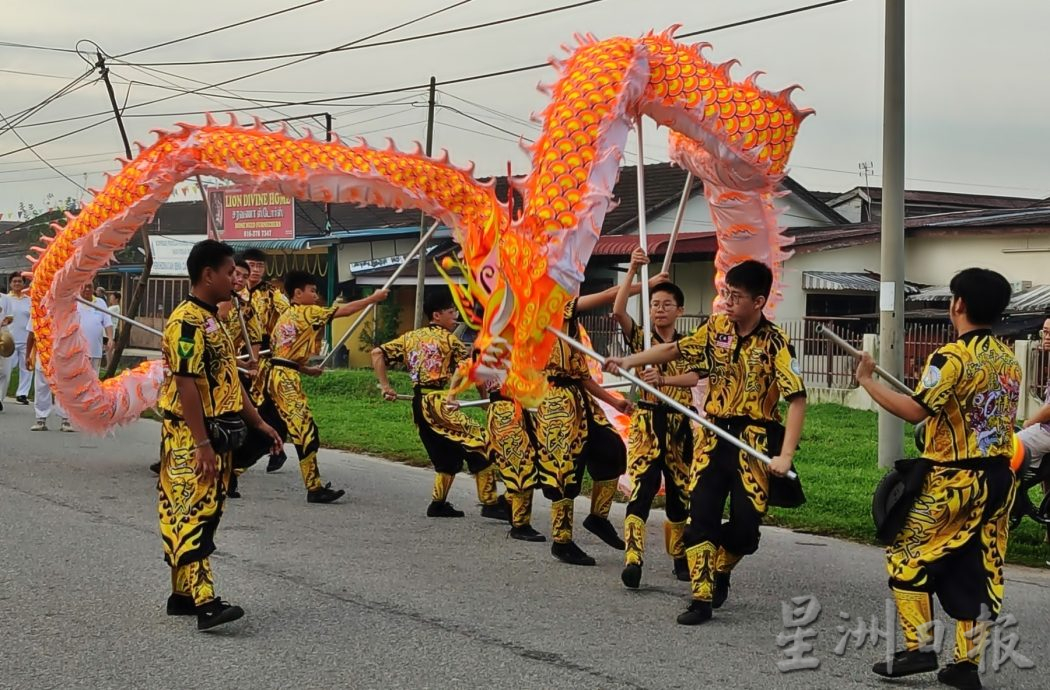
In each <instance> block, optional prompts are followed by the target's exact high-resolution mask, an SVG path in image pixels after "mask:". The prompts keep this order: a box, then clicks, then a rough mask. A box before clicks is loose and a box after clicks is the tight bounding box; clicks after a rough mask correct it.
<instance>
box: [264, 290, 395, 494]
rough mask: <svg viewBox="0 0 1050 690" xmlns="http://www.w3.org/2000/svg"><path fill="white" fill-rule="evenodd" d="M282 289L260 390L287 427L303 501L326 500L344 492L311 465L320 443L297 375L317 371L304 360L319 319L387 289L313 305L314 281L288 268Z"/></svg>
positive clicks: (316, 345) (312, 351) (316, 346)
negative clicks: (282, 306)
mask: <svg viewBox="0 0 1050 690" xmlns="http://www.w3.org/2000/svg"><path fill="white" fill-rule="evenodd" d="M284 289H285V290H286V291H287V292H288V297H289V300H290V303H291V306H290V307H289V308H288V309H286V310H285V311H284V313H283V314H281V316H280V317H279V318H278V319H277V323H276V325H275V326H274V328H273V332H272V333H271V334H270V348H271V350H272V356H271V358H270V364H271V366H270V374H269V382H268V384H267V387H266V391H267V394H268V395H269V397H270V399H271V400H273V403H274V405H276V406H277V411H278V413H279V414H280V416H281V419H282V420H284V423H285V425H286V426H287V428H288V438H289V440H291V442H292V443H293V444H295V452H296V453H298V455H299V469H300V471H301V472H302V474H303V483H304V484H305V485H306V500H307V501H308V502H309V503H331V502H332V501H335V500H337V499H339V498H340V497H342V496H343V494H345V493H346V492H345V491H344V490H342V489H339V490H338V491H337V490H335V489H332V485H331V483H328V484H322V483H321V474H320V472H319V471H318V469H317V451H318V450H319V449H320V447H321V443H320V439H319V438H318V436H317V423H316V422H315V421H314V416H313V413H312V412H311V411H310V404H309V401H308V400H307V399H306V393H305V392H304V391H303V382H302V379H301V378H300V377H299V375H300V374H306V375H307V376H320V375H321V374H322V373H323V371H324V370H323V369H321V368H320V367H316V366H310V365H309V360H310V357H313V356H315V355H317V354H318V353H319V352H320V350H321V341H322V339H323V338H324V327H325V324H327V323H329V322H330V321H331V320H332V319H337V318H342V317H344V316H350V315H351V314H355V313H357V312H359V311H361V310H362V309H364V308H365V307H367V306H368V305H369V304H376V303H377V302H382V301H383V300H384V299H386V297H387V291H386V290H378V291H376V292H374V293H372V294H371V295H369V296H368V297H366V298H364V299H360V300H356V301H354V302H348V303H346V304H344V305H342V306H339V307H322V306H320V305H319V304H318V301H319V300H320V297H319V295H318V294H317V282H316V280H315V279H314V277H313V276H312V275H310V274H309V273H305V272H303V271H290V272H289V273H288V274H287V275H286V276H285V278H284Z"/></svg>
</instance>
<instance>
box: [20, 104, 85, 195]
mask: <svg viewBox="0 0 1050 690" xmlns="http://www.w3.org/2000/svg"><path fill="white" fill-rule="evenodd" d="M0 120H3V121H4V124H5V125H8V129H9V130H10V131H11V133H12V134H14V135H15V136H16V137H18V140H19V141H21V142H22V143H23V144H25V145H26V146H29V150H30V151H32V152H33V155H34V156H36V157H37V158H39V159H40V162H41V163H43V164H44V165H46V166H47V167H49V168H51V169H52V170H54V171H55V172H57V173H58V174H59V175H61V176H62V177H64V178H66V179H67V180H69V181H70V182H72V183H73V184H74V185H76V186H77V187H79V188H80V189H81V190H83V191H85V192H86V191H87V189H86V188H84V186H83V185H81V184H80V183H78V182H77V181H76V180H74V179H73V178H72V177H70V176H69V175H66V174H65V173H64V172H62V171H61V170H59V169H58V168H56V167H55V166H53V165H51V163H50V162H48V160H47V159H46V158H44V157H43V156H41V155H40V153H38V152H37V150H36V149H35V148H34V147H33V146H31V145H30V144H29V143H28V142H27V141H26V140H25V139H23V138H22V135H21V134H19V133H18V130H17V129H15V128H14V126H12V125H10V124H9V123H8V121H7V118H6V117H4V114H3V113H0Z"/></svg>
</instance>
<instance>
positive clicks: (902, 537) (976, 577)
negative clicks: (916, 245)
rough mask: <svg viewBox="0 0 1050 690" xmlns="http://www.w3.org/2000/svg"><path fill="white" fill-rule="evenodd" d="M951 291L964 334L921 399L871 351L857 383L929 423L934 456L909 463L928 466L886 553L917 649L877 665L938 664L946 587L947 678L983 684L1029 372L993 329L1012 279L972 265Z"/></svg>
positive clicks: (937, 362) (942, 355)
mask: <svg viewBox="0 0 1050 690" xmlns="http://www.w3.org/2000/svg"><path fill="white" fill-rule="evenodd" d="M949 287H950V289H951V293H952V300H951V306H950V309H949V316H950V318H951V321H952V326H953V327H954V328H955V331H956V333H958V334H959V338H958V340H956V341H955V342H953V343H949V344H947V345H945V346H944V347H942V348H940V349H939V350H937V351H936V352H935V353H933V355H931V356H930V359H929V361H928V362H927V365H926V370H925V372H924V373H923V377H922V380H921V381H920V383H919V386H918V388H916V390H915V394H914V396H912V397H909V396H907V395H904V394H903V393H898V392H896V391H893V390H890V389H889V388H888V387H886V386H885V385H882V384H880V383H876V382H875V381H874V380H873V379H872V372H873V371H874V366H875V364H874V362H873V361H872V359H871V357H870V356H869V355H865V356H864V357H863V358H862V359H861V362H860V364H859V365H858V367H857V381H858V382H859V383H860V385H862V386H863V387H864V389H865V390H866V391H867V392H868V393H869V394H870V395H871V397H872V399H873V400H875V402H877V403H878V404H879V405H880V406H882V407H883V408H885V409H886V410H888V411H889V412H891V413H893V414H894V415H897V416H898V417H901V418H903V419H905V420H907V421H909V422H912V423H913V424H917V423H919V422H920V421H922V420H927V422H926V429H925V450H924V451H923V455H922V459H920V460H918V461H916V462H914V463H912V464H911V466H910V468H909V469H908V470H907V472H908V473H909V474H910V473H912V472H917V473H918V474H917V475H913V476H909V477H907V483H908V484H909V485H912V483H913V481H915V482H916V483H918V481H919V480H921V487H922V488H921V490H919V492H918V495H917V496H916V497H915V500H914V504H913V505H912V506H911V508H910V511H909V512H908V513H907V517H906V518H905V520H904V524H903V527H902V528H901V530H900V531H899V532H898V533H897V535H896V538H895V539H894V541H893V544H892V545H891V546H890V547H889V549H887V552H886V560H887V564H886V565H887V570H888V571H889V576H890V589H891V590H892V592H893V597H894V599H895V600H896V603H897V616H898V618H899V621H900V626H901V630H902V631H903V633H904V645H905V649H904V650H903V651H901V652H898V653H897V654H895V655H894V656H893V657H892V661H891V663H887V662H884V661H883V662H879V663H877V664H875V666H874V667H873V668H872V670H873V671H874V672H875V673H877V674H879V675H881V676H889V677H899V676H907V675H911V674H913V673H923V672H928V671H934V670H936V669H937V665H938V664H937V651H934V649H933V643H934V641H935V640H934V635H933V628H932V625H931V621H932V620H933V601H932V595H934V594H936V595H937V598H938V599H939V600H940V602H941V606H942V607H943V608H944V611H945V613H947V614H948V615H949V616H951V617H952V618H954V619H956V621H957V623H956V630H955V657H954V661H953V663H951V664H949V665H948V666H945V667H944V668H943V669H941V670H940V672H939V673H938V674H937V678H938V679H939V680H940V681H941V682H942V683H944V684H946V685H950V686H952V687H956V688H980V687H981V680H980V676H979V674H978V664H979V661H980V655H981V652H982V648H983V646H984V643H985V641H986V635H987V632H988V626H989V625H990V623H991V621H993V620H995V618H996V616H997V615H998V614H999V609H1000V607H1001V606H1002V601H1003V561H1004V560H1005V559H1006V540H1007V536H1008V532H1009V526H1010V522H1009V519H1010V508H1011V506H1012V504H1013V498H1014V491H1015V484H1014V476H1013V472H1011V470H1010V457H1011V455H1012V454H1013V449H1014V443H1015V439H1014V424H1015V422H1016V420H1017V405H1018V400H1019V397H1020V391H1021V367H1020V365H1019V364H1018V363H1017V360H1016V359H1015V358H1014V352H1013V348H1011V347H1009V346H1007V345H1005V344H1004V343H1003V342H1002V341H1000V340H999V339H997V338H996V337H995V336H993V335H992V331H991V327H992V325H994V324H995V323H996V322H997V321H999V319H1000V318H1001V316H1002V314H1003V311H1004V310H1005V309H1006V306H1007V305H1008V304H1009V302H1010V294H1011V290H1010V284H1009V282H1007V280H1006V278H1004V277H1003V276H1001V275H1000V274H998V273H996V272H994V271H989V270H987V269H983V268H968V269H966V270H964V271H961V272H960V273H958V274H956V276H955V277H954V278H952V280H951V283H950V285H949Z"/></svg>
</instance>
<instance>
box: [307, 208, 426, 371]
mask: <svg viewBox="0 0 1050 690" xmlns="http://www.w3.org/2000/svg"><path fill="white" fill-rule="evenodd" d="M440 224H441V221H439V220H435V221H434V224H433V225H431V226H430V229H429V230H427V231H426V232H425V233H424V234H423V236H422V237H420V238H419V242H417V243H416V246H415V247H412V251H410V252H409V253H408V256H406V257H405V260H404V261H402V262H401V265H400V266H398V267H397V270H396V271H394V274H393V275H392V276H390V277H389V278H388V279H387V281H386V282H385V283H384V284H383V287H382V288H381V289H382V290H389V289H390V286H391V285H393V284H394V281H396V280H397V279H398V278H399V277H401V273H402V272H403V271H404V270H405V267H406V266H408V262H409V261H411V260H412V259H413V258H414V257H415V256H416V254H419V252H420V251H421V250H422V249H423V248H424V247H425V246H426V245H427V241H429V240H430V237H431V235H433V234H434V233H435V232H436V231H437V229H438V226H439V225H440ZM423 259H424V257H422V256H421V257H419V261H420V263H422V262H423ZM373 307H375V304H369V305H368V306H367V307H365V308H364V310H362V311H361V313H360V314H358V315H357V319H356V320H355V321H354V322H353V323H352V324H350V328H348V329H346V333H343V335H342V337H340V338H339V342H338V343H336V344H335V345H333V346H332V349H331V351H330V352H329V353H328V356H327V357H325V358H324V359H323V360H321V364H320V366H322V367H323V366H324V365H325V364H327V363H328V360H329V359H331V358H332V355H334V354H335V352H336V350H338V349H339V346H340V345H342V344H343V343H345V342H346V341H347V339H348V338H349V337H350V336H351V335H352V334H353V332H354V331H356V330H357V327H358V326H360V325H361V323H362V322H363V321H364V320H365V317H366V316H368V314H369V313H371V311H372V308H373Z"/></svg>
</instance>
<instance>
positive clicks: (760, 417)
mask: <svg viewBox="0 0 1050 690" xmlns="http://www.w3.org/2000/svg"><path fill="white" fill-rule="evenodd" d="M772 285H773V273H772V271H771V270H770V269H769V267H768V266H766V265H765V264H762V263H760V262H758V261H744V262H743V263H740V264H737V265H736V266H734V267H733V268H731V269H730V270H729V272H728V273H726V277H725V288H724V289H723V290H722V292H721V295H720V297H721V300H720V302H721V307H722V312H723V313H719V314H715V315H713V316H712V317H711V319H710V320H709V321H708V322H707V323H706V324H704V325H703V326H701V327H700V328H699V329H697V331H696V333H694V334H693V335H691V336H688V337H685V338H682V339H681V340H678V341H677V342H669V343H661V344H659V345H655V346H653V347H651V348H650V349H648V350H646V351H645V352H641V353H638V354H634V355H630V356H629V357H623V358H615V357H612V358H609V360H608V362H607V364H606V368H607V369H608V370H609V371H611V372H612V373H616V372H617V371H619V369H621V368H623V369H630V368H634V367H639V366H644V365H647V364H656V365H659V364H665V363H667V362H672V361H675V360H677V359H679V358H681V359H682V360H684V361H685V363H686V364H687V365H688V366H689V368H690V369H692V370H693V371H695V372H697V374H699V375H701V376H703V375H707V376H709V377H710V378H709V381H710V383H709V388H708V395H707V402H706V404H705V406H704V409H705V411H706V413H707V419H708V420H709V421H711V422H712V423H714V424H716V425H718V426H719V427H721V428H722V429H723V430H725V431H727V432H728V433H730V434H733V435H734V436H736V437H737V438H739V439H740V440H741V441H743V442H744V443H746V444H748V445H749V446H751V447H752V448H754V449H756V450H759V451H762V452H765V453H767V454H771V455H774V457H773V464H772V465H771V466H769V467H766V465H765V464H763V463H762V462H761V461H759V460H757V459H755V458H753V457H751V455H749V454H748V453H745V452H743V451H741V450H739V449H737V448H736V446H733V445H730V444H729V443H727V442H726V441H724V440H722V439H721V438H720V437H718V436H716V435H714V434H712V433H710V432H708V431H704V432H702V433H700V434H699V435H698V436H699V437H698V439H697V442H696V443H695V445H694V455H693V457H694V459H693V468H692V480H691V482H690V497H689V523H688V525H687V526H686V531H685V544H686V558H687V560H688V564H689V576H690V580H691V582H692V592H693V601H692V602H691V603H690V605H689V608H688V609H687V610H686V611H685V612H683V613H682V614H680V615H679V616H678V622H679V623H680V624H681V625H699V624H701V623H704V622H706V621H708V620H710V619H711V616H712V609H714V608H718V607H720V606H722V604H724V603H725V600H726V598H727V597H728V595H729V576H730V573H731V572H732V570H733V568H734V567H735V566H736V564H737V563H738V562H739V561H740V559H741V558H743V557H744V556H746V555H748V554H752V553H754V552H755V551H756V550H757V549H758V541H759V526H760V525H761V524H762V518H763V516H764V515H765V514H766V507H767V505H768V501H769V482H770V476H769V475H770V473H772V474H773V475H776V476H778V477H782V476H784V475H785V474H787V472H788V471H789V470H790V469H791V460H792V458H793V456H794V454H795V449H796V448H797V446H798V440H799V437H800V436H801V434H802V423H803V420H804V418H805V414H806V389H805V386H804V384H803V383H802V377H801V376H800V373H799V367H798V363H797V361H796V359H795V352H794V348H792V346H791V344H790V342H789V340H788V336H787V334H786V333H785V332H784V331H783V329H781V328H780V327H779V326H776V325H774V324H773V323H772V322H771V321H769V320H768V319H766V317H765V316H764V315H763V314H762V309H763V308H764V307H765V306H766V300H767V299H768V298H769V292H770V290H771V289H772ZM781 397H783V398H784V399H785V400H787V401H788V403H789V405H788V414H787V429H786V431H785V430H784V429H783V427H782V426H781V425H780V413H779V410H778V409H777V405H778V403H779V402H780V398H781ZM727 499H729V521H728V522H726V523H725V524H722V513H723V511H724V509H725V504H726V500H727Z"/></svg>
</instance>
